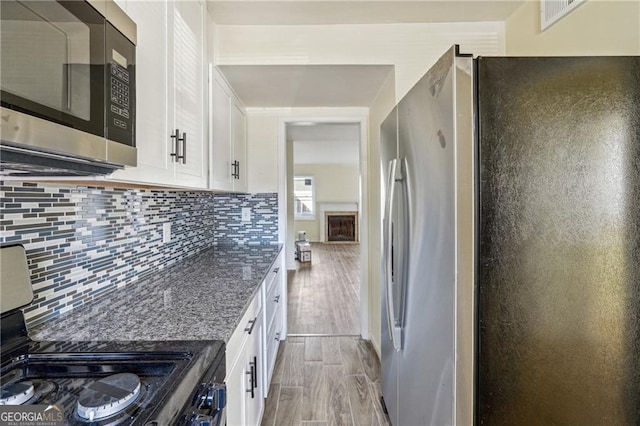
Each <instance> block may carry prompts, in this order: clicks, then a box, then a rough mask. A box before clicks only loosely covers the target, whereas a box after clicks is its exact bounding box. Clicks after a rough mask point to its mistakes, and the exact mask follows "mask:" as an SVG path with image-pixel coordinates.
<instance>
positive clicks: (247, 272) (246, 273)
mask: <svg viewBox="0 0 640 426" xmlns="http://www.w3.org/2000/svg"><path fill="white" fill-rule="evenodd" d="M252 275H253V274H252V273H251V266H243V267H242V279H243V280H250V279H251V276H252Z"/></svg>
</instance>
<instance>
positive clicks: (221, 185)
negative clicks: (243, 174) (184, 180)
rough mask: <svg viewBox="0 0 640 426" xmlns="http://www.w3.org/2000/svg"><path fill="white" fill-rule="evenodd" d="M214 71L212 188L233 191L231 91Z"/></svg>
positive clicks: (211, 80) (212, 82) (212, 80)
mask: <svg viewBox="0 0 640 426" xmlns="http://www.w3.org/2000/svg"><path fill="white" fill-rule="evenodd" d="M212 73H213V75H212V76H211V78H210V83H211V84H212V85H213V87H212V94H211V96H212V98H213V99H212V104H213V111H212V115H213V117H212V120H211V123H212V141H211V188H215V189H220V190H223V191H232V190H233V176H232V170H231V169H232V162H233V147H232V143H231V126H230V123H231V101H230V99H231V93H230V91H229V89H228V88H227V86H226V85H225V84H224V83H223V81H222V80H221V79H220V78H219V77H218V76H217V71H213V70H212Z"/></svg>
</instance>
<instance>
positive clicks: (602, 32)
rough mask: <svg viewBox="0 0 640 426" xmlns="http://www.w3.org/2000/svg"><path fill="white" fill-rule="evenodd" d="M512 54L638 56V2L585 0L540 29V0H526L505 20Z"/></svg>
mask: <svg viewBox="0 0 640 426" xmlns="http://www.w3.org/2000/svg"><path fill="white" fill-rule="evenodd" d="M506 53H507V55H513V56H535V55H537V56H560V55H569V56H576V55H586V56H589V55H638V54H640V1H637V0H624V1H620V0H587V2H586V3H584V4H582V5H580V6H579V7H577V8H576V9H575V10H573V11H572V12H570V13H569V14H568V15H567V16H565V17H563V18H562V19H561V20H559V21H558V22H556V23H555V24H554V25H553V26H551V27H549V28H548V29H547V30H545V31H540V0H527V1H526V2H525V4H524V5H522V6H521V7H520V8H519V9H518V10H516V11H515V12H514V13H513V14H512V15H511V16H510V17H509V19H508V20H507V21H506Z"/></svg>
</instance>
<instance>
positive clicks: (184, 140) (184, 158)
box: [178, 132, 187, 164]
mask: <svg viewBox="0 0 640 426" xmlns="http://www.w3.org/2000/svg"><path fill="white" fill-rule="evenodd" d="M180 140H181V141H182V155H179V156H178V159H181V160H182V164H187V133H186V132H184V133H182V139H180Z"/></svg>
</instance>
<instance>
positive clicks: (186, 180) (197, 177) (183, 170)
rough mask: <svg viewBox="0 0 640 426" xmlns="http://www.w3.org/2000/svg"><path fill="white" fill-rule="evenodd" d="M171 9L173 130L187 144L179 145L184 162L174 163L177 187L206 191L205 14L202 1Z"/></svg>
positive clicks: (185, 2) (179, 2)
mask: <svg viewBox="0 0 640 426" xmlns="http://www.w3.org/2000/svg"><path fill="white" fill-rule="evenodd" d="M173 5H174V7H173V9H174V10H173V11H174V13H173V26H172V30H173V34H172V35H173V76H172V77H173V78H172V83H173V84H172V86H170V87H172V88H173V94H174V99H175V103H174V111H173V112H174V120H173V123H174V126H173V128H172V130H175V129H179V130H180V135H181V136H182V135H185V137H186V140H185V141H182V142H179V148H178V152H179V153H180V155H181V156H184V159H181V160H180V161H178V162H177V163H176V183H177V184H178V185H186V186H195V187H203V188H204V187H206V185H207V168H206V165H207V162H206V158H207V150H206V147H207V146H206V143H205V114H204V111H205V101H204V90H205V89H204V87H205V85H204V78H205V73H204V70H205V65H204V64H205V61H204V57H205V46H204V30H205V16H206V10H205V7H204V4H203V3H202V2H201V1H199V0H198V1H196V0H192V1H176V2H174V4H173Z"/></svg>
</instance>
